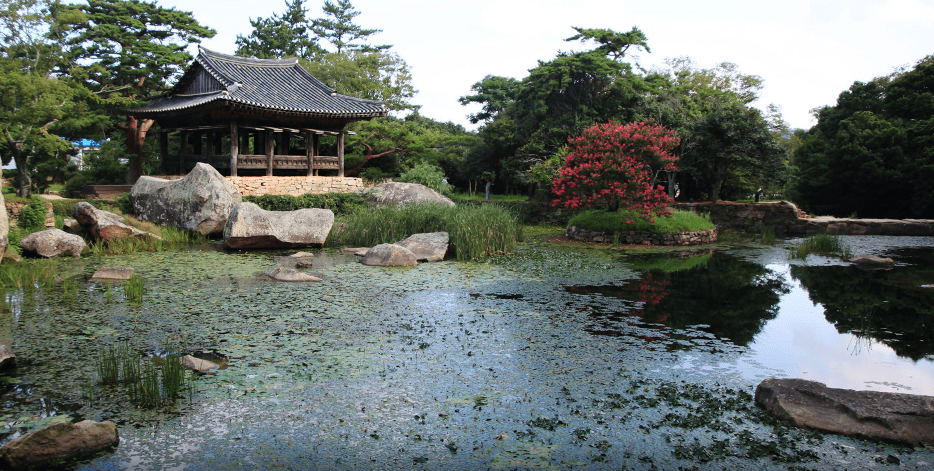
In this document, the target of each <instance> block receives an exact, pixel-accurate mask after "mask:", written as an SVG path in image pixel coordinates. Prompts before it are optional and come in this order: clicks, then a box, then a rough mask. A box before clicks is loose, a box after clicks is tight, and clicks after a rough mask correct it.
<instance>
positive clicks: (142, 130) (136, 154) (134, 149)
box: [125, 116, 155, 185]
mask: <svg viewBox="0 0 934 471" xmlns="http://www.w3.org/2000/svg"><path fill="white" fill-rule="evenodd" d="M154 123H155V121H153V120H151V119H143V120H139V119H137V118H136V116H127V117H126V127H125V130H126V148H127V152H128V153H129V155H128V156H127V157H128V159H129V165H128V168H127V175H126V182H127V184H129V185H132V184H135V183H136V180H139V177H140V175H142V174H143V143H144V142H146V133H147V132H148V131H149V128H151V127H152V125H153V124H154Z"/></svg>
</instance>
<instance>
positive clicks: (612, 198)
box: [553, 123, 679, 221]
mask: <svg viewBox="0 0 934 471" xmlns="http://www.w3.org/2000/svg"><path fill="white" fill-rule="evenodd" d="M678 141H679V139H678V138H677V137H676V136H675V135H674V133H673V132H671V131H669V130H667V129H665V128H663V127H661V126H659V125H655V124H646V123H630V124H616V123H607V124H598V125H595V126H592V127H589V128H587V129H585V130H584V132H583V134H581V135H580V136H578V137H576V138H574V139H572V140H571V143H570V145H569V152H568V155H567V157H566V159H565V164H564V168H562V169H561V170H560V171H559V172H558V174H559V177H558V178H557V179H555V182H554V186H553V192H554V194H555V200H554V204H555V205H556V206H564V207H566V208H569V209H592V208H606V209H609V210H611V211H616V210H618V209H628V210H632V211H634V212H636V213H638V214H640V215H641V216H642V217H643V218H645V219H648V220H650V221H651V220H652V219H654V216H655V215H668V214H670V211H669V210H668V206H667V205H668V203H670V202H671V199H670V198H669V197H668V195H667V194H666V193H665V191H664V189H663V188H662V187H661V186H656V185H655V182H654V177H653V176H654V175H655V173H656V171H658V170H675V169H676V165H675V164H676V162H677V160H678V158H677V157H676V156H674V155H673V154H672V153H671V151H672V150H674V148H675V147H677V146H678Z"/></svg>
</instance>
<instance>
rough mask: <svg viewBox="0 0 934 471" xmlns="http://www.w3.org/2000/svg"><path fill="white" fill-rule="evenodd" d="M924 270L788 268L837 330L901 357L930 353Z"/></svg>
mask: <svg viewBox="0 0 934 471" xmlns="http://www.w3.org/2000/svg"><path fill="white" fill-rule="evenodd" d="M932 275H934V271H932V270H931V269H929V268H917V267H904V268H899V269H898V270H892V271H863V270H859V269H857V268H854V267H807V266H794V267H791V276H792V278H794V279H795V280H797V281H799V282H800V283H801V285H802V286H803V287H804V289H806V290H807V292H808V295H809V297H810V299H811V301H812V302H813V303H815V304H821V305H822V306H823V307H824V317H826V319H827V321H828V322H830V323H831V324H833V325H834V327H836V329H837V331H838V332H840V333H850V334H852V335H854V336H855V337H856V338H857V339H873V340H877V341H879V342H881V343H883V344H885V345H888V346H889V347H891V348H892V349H893V350H895V352H896V353H897V354H898V355H899V356H902V357H907V358H910V359H912V360H920V359H922V358H924V357H926V356H929V355H932V354H934V293H932V291H931V290H930V289H928V288H922V287H921V286H922V285H923V284H924V282H925V280H927V282H930V280H931V279H932V278H934V276H932Z"/></svg>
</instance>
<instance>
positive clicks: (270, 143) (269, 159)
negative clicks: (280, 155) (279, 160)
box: [265, 129, 276, 177]
mask: <svg viewBox="0 0 934 471" xmlns="http://www.w3.org/2000/svg"><path fill="white" fill-rule="evenodd" d="M265 141H266V176H267V177H271V176H272V164H273V160H275V159H274V158H273V155H274V154H273V149H274V148H275V147H276V141H275V140H273V135H272V129H267V130H266V139H265Z"/></svg>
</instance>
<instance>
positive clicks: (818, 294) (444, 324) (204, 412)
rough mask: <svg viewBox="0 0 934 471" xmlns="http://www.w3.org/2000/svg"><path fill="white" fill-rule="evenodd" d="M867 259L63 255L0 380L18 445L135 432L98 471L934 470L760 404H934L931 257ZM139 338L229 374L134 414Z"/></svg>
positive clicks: (880, 243)
mask: <svg viewBox="0 0 934 471" xmlns="http://www.w3.org/2000/svg"><path fill="white" fill-rule="evenodd" d="M844 240H845V242H847V243H848V245H850V246H851V247H852V248H853V250H854V252H856V253H857V254H860V253H872V254H883V255H888V256H892V257H893V258H895V259H896V261H897V266H896V268H895V269H893V270H891V271H859V270H856V269H854V268H852V267H849V266H846V265H845V264H843V263H841V262H839V261H837V260H835V259H832V258H825V257H815V256H812V257H810V258H808V259H807V260H806V261H804V262H802V261H794V262H789V260H788V259H787V256H786V253H787V250H785V249H784V248H782V247H781V246H780V245H779V246H758V245H751V246H748V247H739V246H732V247H726V246H721V247H719V248H717V249H700V250H696V251H691V252H685V253H668V254H660V255H652V256H648V255H627V254H625V253H622V252H615V251H607V250H588V249H582V248H575V247H556V246H536V245H531V244H529V245H522V246H520V249H519V250H518V251H517V253H516V254H511V255H502V256H498V257H494V258H491V259H489V260H486V261H483V262H475V263H462V262H455V261H445V262H440V263H433V264H421V265H419V266H418V267H415V268H406V269H388V268H375V267H366V266H363V265H361V264H359V263H357V262H358V259H357V258H356V257H354V256H352V255H343V254H340V253H338V252H336V251H331V250H322V251H319V252H317V253H316V257H315V259H314V266H313V267H311V268H310V269H308V270H307V271H308V272H310V273H312V274H315V275H316V276H319V277H321V278H323V279H324V281H323V282H321V283H316V284H284V283H274V282H271V281H268V280H266V279H264V278H263V277H262V276H261V274H262V273H263V272H267V271H269V270H270V269H271V268H273V267H274V266H276V265H277V264H278V265H283V266H286V265H287V264H288V263H289V259H288V258H285V257H283V255H287V253H278V252H270V253H257V252H252V253H225V252H220V251H216V250H211V249H209V248H206V249H203V250H191V251H183V252H175V253H157V254H149V253H141V254H134V255H128V256H120V257H89V258H84V259H81V260H74V261H63V262H61V263H60V264H59V265H58V268H57V269H58V271H59V273H60V274H61V276H62V277H63V278H64V280H65V282H62V283H60V284H57V285H54V286H52V287H49V288H44V289H43V288H35V289H26V290H11V291H8V292H7V293H6V294H5V297H4V300H3V306H2V307H3V314H2V315H0V342H4V343H9V342H11V343H12V345H13V350H14V352H15V353H16V354H17V357H18V359H19V365H18V367H17V368H16V370H15V371H14V372H13V373H11V374H8V375H5V376H0V393H2V397H0V399H2V401H3V409H2V412H0V439H2V440H3V441H4V442H6V441H8V440H11V439H13V438H15V437H16V436H19V435H21V434H22V433H25V432H26V431H29V430H32V429H35V428H38V427H40V426H42V425H45V424H48V423H50V422H53V421H56V420H65V419H74V420H79V419H84V418H90V419H94V420H112V421H114V422H116V423H117V424H118V428H119V432H120V445H119V446H118V447H117V448H115V449H114V450H113V451H112V452H108V453H103V454H100V455H98V456H94V457H90V458H87V459H84V460H82V461H78V462H74V463H71V466H73V467H74V468H77V469H132V468H139V469H245V468H248V469H309V468H325V469H347V468H371V469H412V468H416V469H477V468H480V469H516V468H519V469H526V468H546V469H547V468H581V469H583V468H586V469H602V468H606V469H619V468H621V467H622V468H626V469H629V468H631V469H653V468H655V469H672V468H678V467H679V466H680V467H684V468H687V469H690V468H692V467H697V468H700V469H722V468H724V467H726V468H749V467H752V466H756V467H760V468H764V469H787V468H788V467H791V466H798V467H801V468H804V469H836V468H840V467H847V468H853V469H861V468H879V467H885V466H890V465H891V466H895V465H898V466H902V467H907V468H909V469H914V468H926V467H929V466H931V465H934V450H929V449H923V448H919V449H912V448H909V447H901V446H891V445H884V444H876V443H871V442H866V441H861V440H856V439H851V438H846V437H841V436H836V435H822V434H817V433H813V432H808V431H803V430H797V429H793V428H790V427H788V426H787V425H786V424H784V423H782V422H779V421H775V420H773V419H771V418H769V417H768V416H766V415H765V414H763V413H762V412H761V411H759V410H758V409H756V408H755V406H754V404H753V401H752V394H753V392H754V389H755V386H756V385H757V384H758V382H759V381H761V380H762V379H764V378H766V377H769V376H776V377H801V378H806V379H812V380H816V381H821V382H825V383H827V384H828V385H829V386H831V387H846V388H853V389H871V390H884V391H898V392H909V393H913V394H926V395H934V344H932V342H934V340H932V339H934V335H932V334H934V290H932V289H930V288H923V287H922V286H924V285H930V284H934V268H932V265H931V263H930V262H931V261H932V260H934V249H932V247H934V240H931V239H929V238H902V239H899V238H885V237H863V238H845V239H844ZM101 266H126V267H132V268H134V269H135V271H136V273H137V274H139V275H141V277H142V278H143V280H144V283H145V287H146V290H147V291H146V294H145V295H144V299H143V302H142V304H133V303H130V302H128V301H127V299H126V298H125V293H124V291H123V287H122V286H121V285H114V286H112V287H108V286H107V285H105V284H100V283H96V282H89V281H88V278H89V277H90V275H91V274H92V273H93V271H94V270H95V269H96V268H98V267H101ZM69 283H70V284H69ZM71 285H77V289H68V286H71ZM117 341H128V342H130V344H131V345H132V346H133V347H134V348H135V349H137V350H139V351H140V352H141V353H143V354H146V355H154V356H157V355H160V354H161V353H162V352H163V349H164V346H165V345H166V344H167V343H174V344H179V345H181V346H182V347H183V348H184V349H185V350H186V351H187V352H190V353H195V354H196V355H198V356H201V357H204V358H208V359H213V360H214V361H218V362H220V363H221V364H222V369H221V370H220V371H218V372H217V374H215V375H205V376H202V377H199V378H196V379H195V380H194V382H193V384H194V388H193V391H192V393H191V395H190V397H184V398H182V399H179V401H178V402H177V403H176V405H175V406H173V407H171V408H170V409H168V410H158V411H152V410H143V409H137V408H135V407H134V406H133V405H132V403H130V402H129V400H128V398H127V397H126V394H125V393H124V392H123V391H122V390H121V389H120V388H119V387H113V386H101V385H99V384H98V381H97V379H96V372H95V366H94V364H95V357H96V356H97V353H98V352H99V351H100V349H101V348H103V347H104V346H107V345H111V344H113V343H114V342H117Z"/></svg>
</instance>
